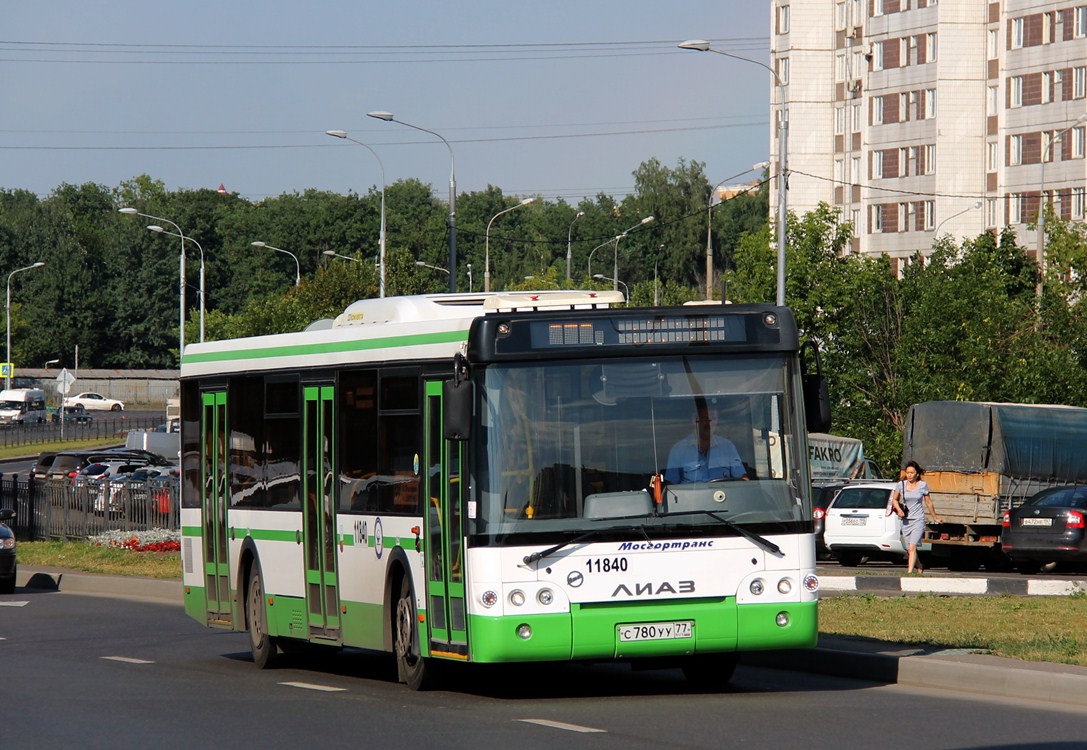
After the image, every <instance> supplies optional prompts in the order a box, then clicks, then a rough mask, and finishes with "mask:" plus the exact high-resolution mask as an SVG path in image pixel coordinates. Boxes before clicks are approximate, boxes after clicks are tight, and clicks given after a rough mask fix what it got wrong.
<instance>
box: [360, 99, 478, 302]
mask: <svg viewBox="0 0 1087 750" xmlns="http://www.w3.org/2000/svg"><path fill="white" fill-rule="evenodd" d="M366 116H367V117H373V118H374V119H377V120H384V121H385V122H397V123H400V124H401V125H403V126H405V127H409V128H412V129H413V130H420V131H422V132H424V133H430V134H431V135H432V136H434V137H435V138H437V139H438V140H440V141H441V142H442V143H444V144H445V147H446V148H447V149H449V270H450V271H456V269H457V175H456V158H455V157H454V156H453V147H452V146H450V145H449V141H447V140H446V139H445V138H443V137H442V136H441V135H439V134H438V133H435V132H434V131H433V130H427V129H426V128H421V127H419V126H418V125H412V124H411V123H410V122H404V121H403V120H397V119H395V118H394V117H393V113H392V112H367V113H366ZM449 291H450V292H455V291H457V274H456V273H450V274H449Z"/></svg>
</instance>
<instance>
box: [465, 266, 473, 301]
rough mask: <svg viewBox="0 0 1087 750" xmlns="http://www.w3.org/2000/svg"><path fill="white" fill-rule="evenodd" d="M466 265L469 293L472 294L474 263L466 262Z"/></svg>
mask: <svg viewBox="0 0 1087 750" xmlns="http://www.w3.org/2000/svg"><path fill="white" fill-rule="evenodd" d="M465 265H466V266H467V267H468V293H469V294H471V293H472V264H471V263H466V264H465Z"/></svg>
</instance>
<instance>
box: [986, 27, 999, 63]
mask: <svg viewBox="0 0 1087 750" xmlns="http://www.w3.org/2000/svg"><path fill="white" fill-rule="evenodd" d="M987 51H988V53H989V58H988V59H990V60H995V59H996V58H997V55H998V54H1000V34H999V33H998V32H997V30H996V29H990V30H989V44H988V50H987Z"/></svg>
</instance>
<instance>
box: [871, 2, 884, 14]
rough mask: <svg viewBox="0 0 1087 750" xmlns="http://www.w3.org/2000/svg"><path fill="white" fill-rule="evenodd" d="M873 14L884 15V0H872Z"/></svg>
mask: <svg viewBox="0 0 1087 750" xmlns="http://www.w3.org/2000/svg"><path fill="white" fill-rule="evenodd" d="M872 15H873V16H882V15H883V0H872Z"/></svg>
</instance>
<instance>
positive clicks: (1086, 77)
mask: <svg viewBox="0 0 1087 750" xmlns="http://www.w3.org/2000/svg"><path fill="white" fill-rule="evenodd" d="M1085 94H1087V67H1084V66H1082V65H1081V66H1080V67H1078V68H1072V98H1073V99H1082V98H1083V97H1084V95H1085Z"/></svg>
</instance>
